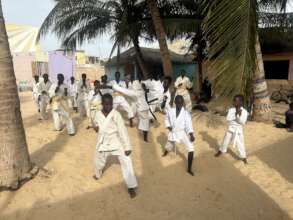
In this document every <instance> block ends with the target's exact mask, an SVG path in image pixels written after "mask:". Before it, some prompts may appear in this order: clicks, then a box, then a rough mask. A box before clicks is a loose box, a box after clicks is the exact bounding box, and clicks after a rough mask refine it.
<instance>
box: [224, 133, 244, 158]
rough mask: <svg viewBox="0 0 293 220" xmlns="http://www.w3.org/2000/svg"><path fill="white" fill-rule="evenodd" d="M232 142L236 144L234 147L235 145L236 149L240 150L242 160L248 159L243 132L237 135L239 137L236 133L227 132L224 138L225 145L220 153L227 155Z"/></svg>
mask: <svg viewBox="0 0 293 220" xmlns="http://www.w3.org/2000/svg"><path fill="white" fill-rule="evenodd" d="M232 140H233V142H234V143H233V145H235V147H236V148H237V150H238V153H239V156H240V158H242V159H244V158H246V150H245V144H244V137H243V133H242V132H241V133H237V135H236V136H235V132H231V131H227V132H226V134H225V137H224V141H223V144H222V146H221V147H220V151H221V152H222V153H226V152H227V149H228V146H229V144H230V143H231V141H232Z"/></svg>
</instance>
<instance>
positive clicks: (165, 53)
mask: <svg viewBox="0 0 293 220" xmlns="http://www.w3.org/2000/svg"><path fill="white" fill-rule="evenodd" d="M146 2H147V5H148V8H149V10H150V13H151V16H152V21H153V24H154V27H155V31H156V36H157V39H158V42H159V46H160V52H161V59H162V63H163V70H164V74H165V75H166V76H172V74H173V68H172V62H171V58H170V53H169V50H168V45H167V40H166V33H165V29H164V25H163V21H162V18H161V15H160V11H159V9H158V7H157V1H156V0H146Z"/></svg>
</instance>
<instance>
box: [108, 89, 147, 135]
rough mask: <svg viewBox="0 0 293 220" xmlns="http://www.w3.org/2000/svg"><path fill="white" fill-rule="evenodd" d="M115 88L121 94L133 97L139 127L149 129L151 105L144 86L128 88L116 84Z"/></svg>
mask: <svg viewBox="0 0 293 220" xmlns="http://www.w3.org/2000/svg"><path fill="white" fill-rule="evenodd" d="M113 89H114V90H115V91H117V92H120V93H121V94H123V95H125V96H127V97H130V98H132V99H133V100H135V101H134V102H135V104H136V107H135V108H136V109H137V116H138V129H139V130H141V131H149V128H150V118H149V111H150V106H149V104H148V101H147V97H145V92H144V91H143V89H142V87H141V86H140V88H139V87H136V90H131V89H126V88H123V87H120V86H119V85H117V84H116V85H114V86H113Z"/></svg>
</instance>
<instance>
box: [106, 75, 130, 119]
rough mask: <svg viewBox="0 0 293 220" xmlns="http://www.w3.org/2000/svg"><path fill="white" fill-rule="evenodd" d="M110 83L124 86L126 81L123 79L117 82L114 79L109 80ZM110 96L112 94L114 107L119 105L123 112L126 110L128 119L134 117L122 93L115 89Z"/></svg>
mask: <svg viewBox="0 0 293 220" xmlns="http://www.w3.org/2000/svg"><path fill="white" fill-rule="evenodd" d="M110 85H111V86H114V85H118V86H120V87H122V88H126V83H125V82H124V81H120V82H117V81H116V80H112V81H111V82H110ZM112 96H113V105H114V108H115V109H117V108H119V107H120V108H122V109H123V110H124V111H125V112H127V116H128V118H129V119H131V118H133V117H134V114H133V111H132V109H131V107H130V105H129V103H128V102H127V101H126V99H125V97H124V96H123V94H121V93H119V92H117V91H113V93H112Z"/></svg>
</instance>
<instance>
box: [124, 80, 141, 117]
mask: <svg viewBox="0 0 293 220" xmlns="http://www.w3.org/2000/svg"><path fill="white" fill-rule="evenodd" d="M127 89H130V90H132V91H137V90H141V89H142V88H141V84H140V82H139V81H138V80H134V81H132V82H131V81H130V82H129V83H128V87H127ZM125 98H126V101H127V102H128V103H129V105H130V107H131V110H132V112H133V115H136V114H137V104H136V102H137V100H136V97H135V98H133V97H129V96H127V97H125Z"/></svg>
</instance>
